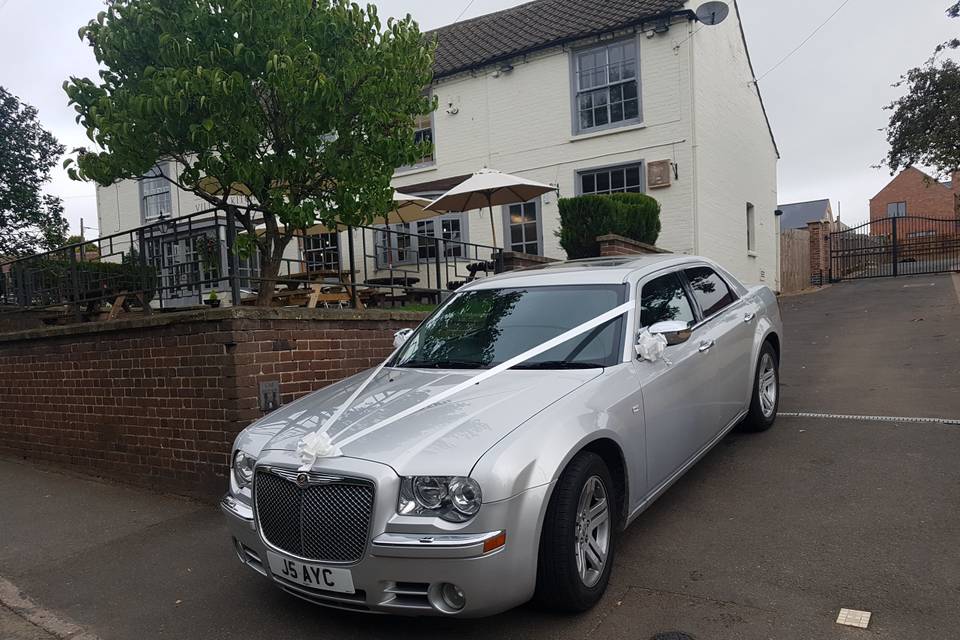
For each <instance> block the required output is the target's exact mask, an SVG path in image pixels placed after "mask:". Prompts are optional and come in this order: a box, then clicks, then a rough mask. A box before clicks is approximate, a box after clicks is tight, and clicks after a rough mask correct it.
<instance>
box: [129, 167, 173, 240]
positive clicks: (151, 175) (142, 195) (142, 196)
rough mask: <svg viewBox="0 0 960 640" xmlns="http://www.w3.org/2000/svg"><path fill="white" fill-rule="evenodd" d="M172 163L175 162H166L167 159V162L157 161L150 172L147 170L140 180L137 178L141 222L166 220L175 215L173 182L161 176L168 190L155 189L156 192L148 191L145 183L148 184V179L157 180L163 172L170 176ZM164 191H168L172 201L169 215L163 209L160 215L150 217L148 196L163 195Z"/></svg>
mask: <svg viewBox="0 0 960 640" xmlns="http://www.w3.org/2000/svg"><path fill="white" fill-rule="evenodd" d="M172 164H173V163H171V162H166V161H165V162H158V163H156V165H154V167H153V168H152V169H150V170H149V171H148V172H146V173H145V174H144V175H142V176H141V177H140V179H139V180H137V189H138V194H139V201H140V220H141V222H142V223H143V224H150V223H152V222H159V221H161V220H165V219H168V218H172V217H174V213H173V184H172V183H170V182H168V181H167V180H165V179H162V178H161V180H162V181H163V183H164V184H165V185H166V187H167V189H166V191H155V192H151V193H147V191H146V189H145V185H146V183H147V181H148V180H157V179H158V177H159V176H160V175H161V174H166V175H168V176H169V175H170V167H171V165H172ZM163 193H166V194H167V196H168V198H169V201H170V211H169V212H168V214H167V215H164V213H163V211H161V212H160V213H159V214H158V215H155V216H149V217H148V216H147V198H148V197H155V196H158V195H161V194H163Z"/></svg>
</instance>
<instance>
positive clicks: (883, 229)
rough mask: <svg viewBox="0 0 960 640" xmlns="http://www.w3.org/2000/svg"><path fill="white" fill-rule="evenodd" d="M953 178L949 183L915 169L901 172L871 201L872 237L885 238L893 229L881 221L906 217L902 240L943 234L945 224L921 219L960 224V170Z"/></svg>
mask: <svg viewBox="0 0 960 640" xmlns="http://www.w3.org/2000/svg"><path fill="white" fill-rule="evenodd" d="M952 177H953V179H952V180H951V181H949V182H940V181H938V180H936V179H935V178H932V177H930V176H928V175H927V174H925V173H924V172H922V171H920V170H919V169H916V168H914V167H910V168H908V169H904V170H903V171H901V172H900V173H899V174H898V175H897V176H896V177H895V178H894V179H893V180H891V181H890V182H889V183H888V184H887V186H885V187H884V188H883V189H881V190H880V193H878V194H877V195H875V196H874V197H873V198H871V199H870V222H871V225H870V234H871V235H886V234H887V233H889V228H890V227H889V225H888V224H885V223H881V222H879V221H882V220H886V219H888V218H905V217H909V219H907V220H903V221H902V223H901V224H900V225H898V234H899V235H900V237H902V238H916V237H923V236H932V235H937V234H943V233H944V229H945V226H944V224H943V223H942V222H941V223H937V222H934V221H928V220H923V219H921V218H931V219H935V220H958V221H960V171H955V172H954V173H953V176H952ZM958 225H960V222H958ZM957 231H960V229H958V228H956V227H954V228H953V232H954V233H956V232H957Z"/></svg>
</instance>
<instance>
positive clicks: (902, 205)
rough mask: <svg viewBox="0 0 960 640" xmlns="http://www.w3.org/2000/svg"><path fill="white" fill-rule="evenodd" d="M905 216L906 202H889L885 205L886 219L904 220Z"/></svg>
mask: <svg viewBox="0 0 960 640" xmlns="http://www.w3.org/2000/svg"><path fill="white" fill-rule="evenodd" d="M906 216H907V203H906V202H891V203H890V204H888V205H887V217H888V218H905V217H906Z"/></svg>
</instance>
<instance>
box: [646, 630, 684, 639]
mask: <svg viewBox="0 0 960 640" xmlns="http://www.w3.org/2000/svg"><path fill="white" fill-rule="evenodd" d="M650 640H694V637H693V636H691V635H689V634H687V633H684V632H682V631H667V632H664V633H658V634H657V635H655V636H653V637H652V638H650Z"/></svg>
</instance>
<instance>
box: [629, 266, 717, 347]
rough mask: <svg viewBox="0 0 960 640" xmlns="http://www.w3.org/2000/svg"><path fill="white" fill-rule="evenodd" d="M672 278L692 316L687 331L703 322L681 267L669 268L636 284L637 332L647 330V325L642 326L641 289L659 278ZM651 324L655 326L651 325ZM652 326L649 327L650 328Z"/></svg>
mask: <svg viewBox="0 0 960 640" xmlns="http://www.w3.org/2000/svg"><path fill="white" fill-rule="evenodd" d="M670 276H673V277H674V278H675V279H676V280H677V282H678V283H679V284H680V288H681V290H682V291H683V295H684V297H685V298H686V300H687V304H688V305H689V306H690V313H691V315H693V320H691V321H690V323H689V326H688V327H687V330H689V331H692V330H693V329H694V328H695V327H697V326H699V324H700V322H701V321H702V320H703V315H702V313H701V311H700V307H699V305H697V303H696V302H695V301H694V299H693V295H692V292H691V291H690V284H689V283H688V282H687V278H686V276H685V274H684V273H683V267H681V268H679V269H677V268H669V269H665V270H664V271H658V272H656V273H653V274H651V275H650V276H649V277H647V278H643V279H641V280H640V282H638V283H637V331H642V330H643V329H646V328H648V327H647V325H644V324H643V289H644V287H646V286H647V285H649V284H651V283H653V282H655V281H657V280H659V279H660V278H667V277H670ZM653 324H656V322H655V323H653ZM653 324H651V325H650V326H651V327H652V326H653Z"/></svg>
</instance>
